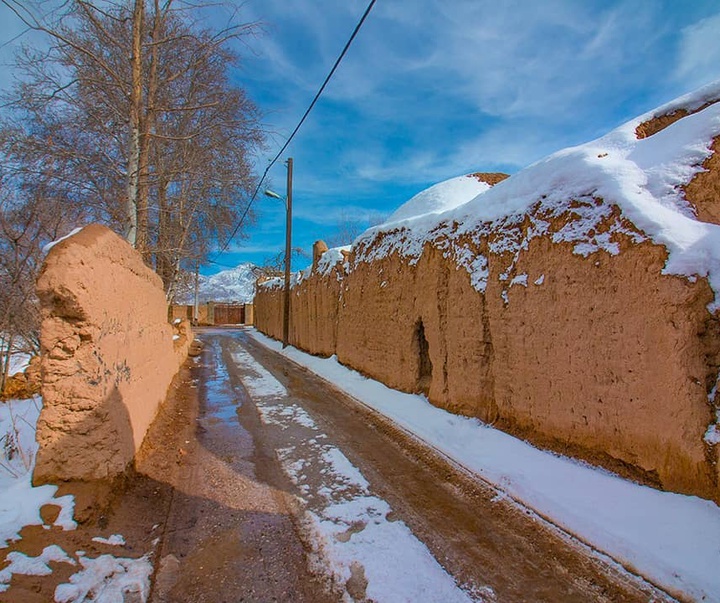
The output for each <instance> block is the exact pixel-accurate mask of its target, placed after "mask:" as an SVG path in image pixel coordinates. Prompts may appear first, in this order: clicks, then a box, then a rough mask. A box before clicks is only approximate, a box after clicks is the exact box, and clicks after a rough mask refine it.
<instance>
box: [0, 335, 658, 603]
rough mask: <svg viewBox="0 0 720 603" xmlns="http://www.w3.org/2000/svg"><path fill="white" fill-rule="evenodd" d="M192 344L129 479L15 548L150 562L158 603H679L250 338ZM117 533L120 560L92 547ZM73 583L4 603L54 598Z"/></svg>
mask: <svg viewBox="0 0 720 603" xmlns="http://www.w3.org/2000/svg"><path fill="white" fill-rule="evenodd" d="M197 335H198V338H199V339H200V340H202V341H203V342H204V344H205V346H204V351H203V353H202V355H201V356H200V357H198V358H195V359H192V360H190V361H189V362H188V365H187V366H186V367H185V368H184V369H183V370H182V371H181V374H180V375H179V378H178V379H177V380H176V384H175V386H174V390H173V392H172V395H171V396H170V398H169V400H168V402H167V404H166V405H165V406H164V407H163V409H162V410H161V412H160V415H159V416H158V418H157V420H156V421H155V423H154V424H153V426H152V428H151V431H150V433H149V434H148V437H147V438H146V441H145V444H144V446H143V450H142V453H141V455H140V458H139V461H138V467H137V469H138V470H137V473H136V474H134V475H132V476H130V477H129V478H128V480H127V481H126V482H125V485H124V487H123V488H122V489H120V490H118V489H117V488H116V487H115V486H116V485H106V486H103V485H102V484H95V485H92V486H84V485H80V484H70V485H67V486H65V488H64V490H65V491H67V492H71V493H73V494H75V495H76V498H77V507H76V510H77V513H78V519H79V520H80V526H79V528H78V530H76V531H73V532H58V531H48V530H43V529H41V528H28V529H26V530H25V533H24V534H23V539H22V540H21V541H20V542H19V543H18V545H17V547H16V548H17V550H22V551H24V552H27V553H28V554H37V552H38V551H41V550H42V548H43V547H44V546H46V545H47V544H48V543H50V542H53V543H58V544H60V545H61V546H62V547H63V549H64V550H67V551H70V552H72V551H76V550H83V551H87V554H88V555H90V556H94V555H100V554H103V553H110V554H114V555H116V556H119V555H121V554H122V555H123V556H127V557H134V558H139V557H141V556H144V557H146V558H147V559H149V560H150V561H151V562H152V564H153V566H154V575H153V579H152V581H151V584H152V586H151V590H150V592H149V593H148V600H149V601H150V602H152V603H170V602H188V603H190V602H192V603H201V602H214V603H221V602H228V603H230V602H233V603H234V602H238V601H262V602H268V601H286V602H310V601H312V602H317V603H323V602H324V601H340V600H346V601H371V600H388V601H419V602H420V601H442V602H443V603H445V602H449V601H472V600H475V601H500V602H520V601H522V602H527V601H538V602H539V601H547V602H553V603H557V602H565V601H568V602H570V601H577V602H583V603H585V602H588V601H600V602H605V601H606V602H618V601H638V602H640V601H643V602H645V601H668V600H671V599H669V598H668V597H667V596H666V595H664V594H663V593H660V592H658V591H656V590H655V589H653V588H652V587H650V586H649V585H647V584H645V583H643V582H641V581H640V580H639V579H636V578H634V577H632V576H630V575H628V574H626V573H624V572H623V571H621V570H619V569H618V568H616V567H614V566H612V565H608V564H607V563H605V562H604V561H602V560H600V559H598V558H596V557H593V556H591V555H589V554H588V553H587V551H585V550H584V549H583V548H582V546H580V545H578V544H577V543H575V542H573V541H572V540H571V539H569V538H567V537H566V536H564V535H563V534H561V533H559V532H558V531H557V530H554V529H553V528H551V527H549V526H547V525H546V524H545V523H544V522H543V521H542V520H541V519H539V518H538V517H536V516H535V515H533V514H532V513H530V512H528V511H527V510H525V509H522V508H519V507H517V506H516V505H515V504H514V503H512V502H510V501H508V500H505V499H503V498H502V497H500V496H498V494H497V492H496V491H494V490H493V489H491V488H489V487H487V486H484V485H483V484H481V483H479V482H476V481H475V480H473V479H472V478H470V477H469V476H468V475H466V474H463V473H462V472H459V471H458V470H456V469H455V468H453V467H452V466H451V465H450V464H449V463H448V462H446V461H445V460H443V459H442V458H438V457H437V455H436V454H435V453H433V452H432V451H431V450H429V449H427V448H426V447H424V446H422V445H420V444H418V443H417V442H416V441H414V440H412V439H409V438H408V437H407V436H406V435H405V434H404V433H402V432H401V431H399V430H398V429H396V428H394V427H393V425H392V424H390V423H389V422H387V421H386V420H385V419H383V418H382V417H380V416H378V415H377V414H375V413H373V412H371V411H368V410H367V409H366V408H365V407H364V406H362V405H360V404H358V403H357V402H356V401H354V400H353V399H351V398H349V397H347V396H345V395H344V394H342V393H341V392H339V391H337V390H336V389H335V388H334V387H332V386H331V385H329V384H327V383H326V382H324V381H322V380H321V379H319V378H317V377H315V376H314V375H313V374H311V373H309V372H308V371H306V370H305V369H303V368H301V367H298V366H297V365H294V364H292V363H290V362H288V361H287V360H286V359H284V358H283V357H281V356H279V355H277V354H276V353H274V352H272V351H270V350H268V349H266V348H264V347H263V346H261V345H260V344H258V343H257V342H255V341H254V340H253V339H252V338H251V337H250V336H249V335H248V332H247V331H245V330H242V329H237V330H221V329H214V330H204V331H203V330H201V331H199V332H198V334H197ZM251 394H252V395H251ZM111 486H112V487H111ZM112 534H122V535H123V537H124V540H125V544H124V546H123V547H117V546H116V547H111V546H109V545H105V544H102V543H98V542H97V541H96V540H93V538H95V537H97V536H103V537H108V536H111V535H112ZM72 571H75V570H74V569H73V568H70V567H65V566H62V567H60V566H58V569H56V571H55V572H54V573H53V574H52V575H49V576H28V577H24V576H17V577H14V578H13V583H12V587H11V588H10V590H8V591H7V592H6V593H4V594H0V600H3V601H5V600H7V601H23V602H25V601H27V602H29V603H34V602H36V601H37V602H40V601H51V600H53V593H54V592H55V590H54V589H55V588H56V586H57V584H59V583H62V582H65V581H67V580H68V577H69V576H70V574H71V573H72ZM3 597H5V598H3ZM139 600H141V599H140V598H138V595H137V594H133V595H130V596H126V597H125V601H126V603H129V602H130V601H133V602H134V601H139Z"/></svg>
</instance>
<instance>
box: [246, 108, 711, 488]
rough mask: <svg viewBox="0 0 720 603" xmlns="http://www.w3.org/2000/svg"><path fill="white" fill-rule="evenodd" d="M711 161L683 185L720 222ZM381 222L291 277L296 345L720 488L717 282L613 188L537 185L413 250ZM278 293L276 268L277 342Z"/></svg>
mask: <svg viewBox="0 0 720 603" xmlns="http://www.w3.org/2000/svg"><path fill="white" fill-rule="evenodd" d="M686 114H687V113H686ZM666 121H667V120H666ZM671 123H672V122H671ZM661 125H662V126H663V127H668V125H670V124H668V123H665V124H661ZM645 126H646V127H647V129H648V130H650V134H647V135H648V136H652V135H655V134H656V133H657V132H660V131H661V130H662V128H659V129H656V131H652V129H653V128H656V127H657V123H655V124H654V123H653V122H652V120H650V121H648V122H647V123H646V124H645ZM638 130H639V128H638ZM638 138H641V135H640V132H639V131H638ZM717 146H718V138H715V141H714V143H713V150H715V149H717ZM704 170H705V171H700V173H698V174H696V175H695V176H694V177H693V178H692V181H691V182H690V183H689V184H688V186H687V187H686V188H685V197H686V199H687V201H688V204H689V207H690V208H691V211H692V212H693V213H694V214H695V216H696V217H697V219H698V220H699V221H703V222H708V223H715V224H717V223H718V222H719V219H718V218H719V217H720V160H719V159H718V156H717V154H713V155H712V156H710V157H709V158H708V159H707V160H706V161H705V163H704ZM590 215H592V216H593V220H592V223H591V224H590V223H589V222H588V220H587V217H588V216H590ZM713 232H714V231H713ZM368 233H369V234H368ZM368 233H366V234H365V235H363V236H361V237H360V238H359V239H358V240H357V241H356V242H355V245H354V247H353V249H352V252H351V254H350V256H349V258H347V259H343V258H337V259H338V261H337V262H335V263H334V264H333V265H332V268H331V269H328V267H327V266H325V267H324V268H323V269H319V268H318V266H317V263H315V264H314V266H313V268H312V270H311V271H308V272H307V273H305V274H302V273H301V275H300V277H299V278H296V279H295V281H294V284H293V288H292V292H291V322H290V343H291V345H294V346H296V347H299V348H302V349H304V350H307V351H309V352H311V353H314V354H320V355H323V356H330V355H332V354H337V357H338V360H339V361H340V362H342V363H343V364H345V365H347V366H349V367H351V368H353V369H356V370H358V371H360V372H361V373H364V374H366V375H368V376H370V377H372V378H374V379H377V380H380V381H382V382H384V383H385V384H387V385H389V386H390V387H393V388H397V389H400V390H403V391H407V392H421V393H425V394H426V395H427V396H428V398H429V400H430V401H431V402H432V403H433V404H435V405H437V406H440V407H442V408H446V409H448V410H450V411H452V412H456V413H460V414H464V415H468V416H474V417H478V418H480V419H482V420H483V421H486V422H488V423H491V424H493V425H495V426H496V427H499V428H501V429H503V430H505V431H508V432H510V433H513V434H515V435H518V436H520V437H523V438H527V439H528V440H530V441H531V442H533V443H535V444H537V445H540V446H543V447H547V448H550V449H552V450H555V451H558V452H561V453H563V454H568V455H571V456H576V457H579V458H582V459H585V460H588V461H590V462H592V463H594V464H597V465H600V466H604V467H606V468H608V469H610V470H613V471H616V472H618V473H620V474H622V475H625V476H628V477H631V478H634V479H638V480H640V481H642V482H644V483H648V484H650V485H654V486H656V487H662V488H665V489H669V490H673V491H678V492H683V493H688V494H696V495H699V496H702V497H705V498H709V499H713V500H715V501H716V502H717V501H720V488H719V487H718V448H720V446H718V441H720V439H719V438H718V437H717V436H718V426H717V422H718V416H720V415H718V410H717V407H716V405H715V392H716V390H717V381H718V371H719V370H720V323H719V321H718V313H717V310H714V311H711V310H710V309H709V308H712V303H713V300H714V296H715V294H714V292H713V289H712V288H711V286H710V284H709V280H708V278H703V277H702V276H697V277H691V278H688V277H686V276H682V275H672V274H665V273H664V272H667V270H666V266H667V261H668V250H667V249H666V247H665V246H664V245H659V244H655V243H653V242H652V240H650V237H648V236H647V235H646V233H644V232H643V231H641V230H640V229H639V228H637V227H636V226H635V225H634V224H633V223H632V222H630V221H629V220H628V219H627V218H626V217H625V216H624V215H623V212H622V211H621V209H620V208H619V207H618V205H616V204H614V203H613V200H612V199H609V198H608V199H603V198H600V197H596V196H594V195H592V194H590V195H587V196H585V197H582V198H577V199H568V200H567V202H566V203H563V204H561V205H559V206H558V205H555V206H549V205H548V204H547V203H546V202H545V201H544V200H543V199H542V198H540V199H539V200H538V201H537V203H535V204H533V205H532V206H531V207H530V208H529V210H528V211H526V212H524V213H522V214H517V215H514V216H511V217H503V218H502V219H499V220H496V221H494V222H486V223H482V224H477V225H475V226H474V227H473V229H472V231H468V230H462V227H461V225H459V224H458V223H451V222H448V223H443V224H442V225H440V226H439V227H436V228H434V229H433V230H432V234H431V236H430V237H428V239H427V240H426V241H425V242H424V243H422V245H421V248H420V249H419V250H418V249H415V251H414V252H413V253H410V252H408V251H407V249H408V245H407V244H406V243H407V241H404V238H406V237H407V236H409V235H408V233H406V232H404V231H403V228H402V226H399V227H398V228H397V230H390V231H388V230H387V229H385V230H384V231H378V232H375V233H373V232H370V231H368ZM568 233H570V235H569V236H568ZM581 246H583V247H581ZM410 247H412V246H410ZM415 247H417V245H416V246H415ZM331 252H332V250H331ZM467 266H474V267H475V268H478V267H479V270H478V269H476V270H474V271H470V270H467V269H465V267H467ZM478 275H479V276H478ZM282 295H283V292H282V284H281V282H279V281H271V282H269V283H264V284H260V285H259V287H258V293H257V295H256V298H255V307H256V326H257V328H258V329H259V330H261V331H263V332H264V333H266V334H268V335H270V336H272V337H274V338H279V337H280V335H281V333H282Z"/></svg>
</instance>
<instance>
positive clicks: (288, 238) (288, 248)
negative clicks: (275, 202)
mask: <svg viewBox="0 0 720 603" xmlns="http://www.w3.org/2000/svg"><path fill="white" fill-rule="evenodd" d="M292 178H293V160H292V157H288V160H287V198H286V199H285V206H286V207H285V209H286V224H285V298H284V300H283V303H284V307H283V344H282V346H283V348H286V347H287V345H288V338H289V335H290V264H291V256H292Z"/></svg>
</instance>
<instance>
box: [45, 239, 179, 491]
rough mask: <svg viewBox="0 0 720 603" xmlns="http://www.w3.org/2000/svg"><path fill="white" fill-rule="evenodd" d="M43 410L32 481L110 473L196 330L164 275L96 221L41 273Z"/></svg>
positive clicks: (128, 456)
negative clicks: (169, 297) (169, 300)
mask: <svg viewBox="0 0 720 603" xmlns="http://www.w3.org/2000/svg"><path fill="white" fill-rule="evenodd" d="M37 293H38V297H39V299H40V303H41V312H42V327H41V335H40V344H41V353H42V354H41V357H42V360H41V375H42V382H43V383H42V395H43V409H42V412H41V414H40V418H39V421H38V426H37V441H38V443H39V451H38V454H37V463H36V467H35V472H34V475H33V480H34V482H36V483H43V482H47V481H56V480H68V479H80V480H90V479H103V478H112V477H114V476H116V475H118V474H120V473H122V472H124V471H125V470H126V469H127V467H128V466H129V465H130V464H131V463H132V461H133V458H134V455H135V452H136V451H137V450H138V448H139V447H140V444H141V443H142V441H143V438H144V436H145V433H146V431H147V429H148V427H149V426H150V423H151V422H152V420H153V418H154V417H155V414H156V412H157V410H158V407H159V406H160V404H161V403H162V402H163V401H164V399H165V395H166V392H167V390H168V387H169V385H170V382H171V381H172V379H173V377H174V376H175V374H176V373H177V371H178V369H179V367H180V365H181V364H182V362H183V361H184V360H185V358H186V357H187V351H188V347H189V345H190V343H191V341H192V331H191V330H190V327H189V324H188V323H187V322H184V323H181V324H180V325H177V326H175V327H173V326H172V325H170V324H169V323H168V310H167V304H166V301H165V294H164V292H163V287H162V282H161V280H160V277H158V276H157V275H156V274H155V273H154V272H153V271H152V270H151V269H150V268H148V267H147V266H146V265H145V264H144V263H143V261H142V258H141V256H140V255H139V254H138V253H137V252H136V251H135V250H134V249H133V248H132V247H131V246H130V245H128V244H127V243H126V242H125V241H124V240H123V239H122V238H120V237H119V236H118V235H116V234H115V233H113V232H112V231H111V230H109V229H107V228H105V227H103V226H98V225H91V226H87V227H86V228H84V229H83V230H82V231H80V232H79V233H78V234H75V235H74V236H72V237H70V238H68V239H66V240H64V241H62V242H60V243H58V244H57V245H55V246H54V247H53V248H52V249H51V250H50V252H49V253H48V255H47V258H46V260H45V264H44V266H43V269H42V272H41V275H40V277H39V279H38V285H37Z"/></svg>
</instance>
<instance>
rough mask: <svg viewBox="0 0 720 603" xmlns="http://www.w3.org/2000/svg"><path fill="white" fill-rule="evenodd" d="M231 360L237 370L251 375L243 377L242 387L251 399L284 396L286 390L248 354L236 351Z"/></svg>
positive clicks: (240, 350)
mask: <svg viewBox="0 0 720 603" xmlns="http://www.w3.org/2000/svg"><path fill="white" fill-rule="evenodd" d="M232 359H233V360H234V361H235V364H236V365H237V366H238V368H240V369H243V370H245V371H250V372H251V373H253V374H252V375H244V376H243V378H242V382H243V385H244V386H245V388H246V389H247V390H248V393H249V394H250V395H251V396H252V397H253V398H256V397H257V398H268V397H273V396H286V395H287V390H286V389H285V388H284V387H283V385H282V383H280V382H279V381H278V380H277V379H275V377H273V376H272V375H271V374H270V373H269V372H268V371H267V370H265V367H263V366H262V365H261V364H260V363H259V362H258V361H257V360H255V358H253V357H252V356H251V355H250V354H249V353H248V352H246V351H245V350H242V349H239V348H238V349H237V350H236V351H235V352H233V353H232Z"/></svg>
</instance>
